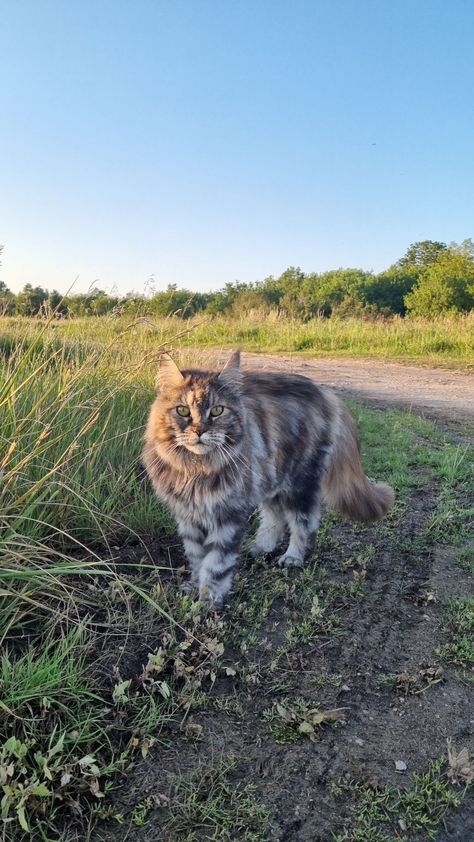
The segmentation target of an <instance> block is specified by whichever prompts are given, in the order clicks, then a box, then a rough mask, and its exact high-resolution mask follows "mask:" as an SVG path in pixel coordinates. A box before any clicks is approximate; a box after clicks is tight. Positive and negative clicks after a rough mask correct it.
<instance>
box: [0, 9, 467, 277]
mask: <svg viewBox="0 0 474 842" xmlns="http://www.w3.org/2000/svg"><path fill="white" fill-rule="evenodd" d="M0 19H1V24H0V26H1V39H0V40H1V46H0V79H1V108H0V121H1V122H0V162H1V171H0V242H3V243H4V244H5V251H4V254H3V267H2V268H1V269H0V278H1V279H2V280H3V281H5V283H6V284H7V285H8V286H9V287H10V288H11V289H13V290H14V291H17V290H18V289H20V287H22V286H23V284H24V283H26V282H30V283H33V284H41V285H42V286H46V287H48V288H50V289H52V288H53V287H56V288H58V289H59V290H60V291H63V292H64V291H65V290H66V289H67V288H68V287H69V286H70V284H71V283H72V282H73V281H74V279H75V278H76V276H79V280H78V282H77V283H76V286H75V289H76V290H77V291H80V290H84V289H87V288H88V287H89V286H90V285H92V284H93V283H94V281H96V280H97V281H98V283H99V285H100V286H101V287H102V288H103V289H105V290H106V291H110V290H111V289H112V288H113V287H114V285H115V286H116V288H117V289H118V291H119V292H121V293H125V292H126V291H128V290H132V289H135V290H137V291H140V290H143V288H144V286H145V284H146V282H147V279H148V278H149V277H150V276H152V275H153V276H154V281H155V286H156V288H157V289H163V288H165V287H166V285H167V284H168V283H178V284H179V285H183V286H187V287H189V288H192V289H211V288H216V287H218V286H221V285H222V284H223V283H225V282H226V281H233V280H236V279H239V280H241V281H252V280H257V279H262V278H263V277H265V276H266V275H269V274H279V273H281V272H282V271H283V270H284V269H285V268H286V267H287V266H289V265H298V266H301V268H302V269H304V270H305V271H322V270H325V269H328V268H335V267H338V266H358V267H362V268H366V269H370V268H372V269H374V270H376V271H377V270H380V269H382V268H385V267H386V266H388V265H389V264H390V263H392V262H394V261H395V260H396V259H398V258H399V257H400V256H401V255H402V254H403V253H404V251H405V250H406V248H407V247H408V245H409V244H410V243H411V242H413V241H415V240H419V239H425V238H428V239H440V240H443V241H450V240H456V241H460V240H463V239H464V238H465V237H470V236H474V212H473V203H474V59H473V43H474V2H472V0H54V2H51V0H41V2H38V0H3V3H2V4H1V16H0Z"/></svg>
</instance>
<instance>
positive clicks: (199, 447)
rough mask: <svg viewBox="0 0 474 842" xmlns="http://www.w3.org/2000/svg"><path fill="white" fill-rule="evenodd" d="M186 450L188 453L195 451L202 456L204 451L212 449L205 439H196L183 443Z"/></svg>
mask: <svg viewBox="0 0 474 842" xmlns="http://www.w3.org/2000/svg"><path fill="white" fill-rule="evenodd" d="M184 446H185V448H186V450H189V451H190V453H197V454H198V455H199V456H203V455H204V454H205V453H209V451H210V450H212V447H211V446H210V445H209V444H208V443H207V442H205V441H196V442H193V443H192V444H191V442H186V444H185V445H184Z"/></svg>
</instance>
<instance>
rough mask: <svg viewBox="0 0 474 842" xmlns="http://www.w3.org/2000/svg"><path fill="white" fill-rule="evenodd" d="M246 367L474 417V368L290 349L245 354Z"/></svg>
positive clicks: (410, 406)
mask: <svg viewBox="0 0 474 842" xmlns="http://www.w3.org/2000/svg"><path fill="white" fill-rule="evenodd" d="M243 364H244V366H245V367H246V368H258V369H261V370H280V371H293V372H296V373H298V374H304V375H305V376H306V377H311V378H312V379H314V380H315V381H316V382H318V383H324V384H326V385H327V386H331V387H333V388H335V389H337V390H338V391H340V392H341V393H342V394H346V395H350V396H353V397H358V398H364V399H365V400H370V401H374V402H379V403H384V404H386V403H391V404H392V403H393V404H395V405H398V406H400V408H402V407H403V408H405V409H414V410H416V411H421V412H422V413H424V414H426V415H437V416H441V417H443V418H447V419H452V420H458V421H471V422H472V421H473V420H474V374H473V373H470V372H464V371H450V370H447V369H441V368H427V367H423V366H415V365H403V364H402V363H396V362H384V361H382V360H358V359H327V358H324V359H307V358H302V357H296V356H295V357H292V356H289V355H281V356H276V355H272V354H244V355H243Z"/></svg>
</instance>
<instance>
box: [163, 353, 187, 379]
mask: <svg viewBox="0 0 474 842" xmlns="http://www.w3.org/2000/svg"><path fill="white" fill-rule="evenodd" d="M158 370H159V375H160V386H161V387H166V386H175V387H176V386H181V384H182V382H183V380H184V377H183V375H182V374H181V372H180V370H179V368H178V366H177V365H176V363H175V361H174V359H173V358H172V357H171V356H170V355H169V354H168V353H167V352H166V353H164V354H162V355H161V356H160V362H159V369H158Z"/></svg>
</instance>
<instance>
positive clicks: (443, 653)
mask: <svg viewBox="0 0 474 842" xmlns="http://www.w3.org/2000/svg"><path fill="white" fill-rule="evenodd" d="M473 330H474V322H473V320H472V317H471V318H469V317H466V318H464V319H456V320H449V319H444V320H440V321H439V322H433V323H430V322H424V323H421V322H419V321H418V322H415V320H413V321H411V322H402V321H401V320H400V321H397V320H394V321H393V322H391V323H388V324H383V323H373V324H371V323H364V324H362V325H361V323H357V322H355V321H354V322H352V321H350V320H347V321H339V322H337V321H334V322H332V321H326V322H323V321H317V322H311V323H308V324H306V325H299V324H297V323H288V322H286V323H285V324H283V325H282V323H281V322H280V321H279V320H277V319H268V321H266V322H265V324H264V325H259V324H257V323H255V321H254V322H252V320H251V319H247V320H242V321H238V320H234V321H223V320H213V321H211V322H206V323H205V324H201V325H200V324H193V323H189V322H184V323H183V322H181V321H179V320H177V319H168V320H163V321H162V322H160V323H158V324H155V323H150V322H147V321H143V320H137V322H135V323H134V324H132V325H127V323H126V322H124V321H123V320H108V319H87V320H77V321H71V322H64V323H63V322H53V323H49V324H42V323H40V322H29V321H27V320H15V319H3V320H0V430H1V436H2V438H1V444H0V477H1V486H0V518H1V527H2V529H1V535H0V609H1V610H0V641H1V647H2V659H1V664H0V723H1V728H0V731H1V742H2V746H1V748H0V786H1V787H2V791H3V798H2V801H1V810H2V821H3V838H4V839H6V840H12V842H16V840H19V842H20V840H30V839H32V840H36V839H38V840H64V842H70V840H71V841H72V840H89V839H90V840H93V842H109V841H110V840H112V839H113V840H125V839H128V838H131V837H133V838H134V839H135V840H137V842H151V840H166V842H168V840H169V842H194V841H195V842H198V840H234V839H242V840H247V842H260V840H261V842H263V840H290V842H291V840H307V842H310V840H311V842H395V840H404V842H415V840H416V841H417V840H428V839H437V840H438V842H445V841H446V842H447V840H456V839H457V840H460V842H461V840H462V841H463V842H467V839H469V838H471V837H472V836H473V835H474V824H473V817H472V805H473V797H472V791H471V784H472V782H473V779H474V765H473V762H472V760H471V757H472V753H473V750H474V743H473V738H472V686H473V665H474V596H473V591H472V575H473V572H474V547H473V538H472V522H473V519H474V509H473V505H474V504H473V499H474V475H473V468H474V448H473V446H472V440H471V438H470V436H469V431H468V430H466V429H465V428H464V427H463V426H462V425H459V424H454V423H450V422H449V421H445V422H441V421H436V422H433V421H430V420H427V419H423V418H420V417H418V416H416V415H413V414H409V413H402V412H398V411H395V410H393V409H389V408H380V407H379V408H377V409H375V408H370V407H369V406H366V405H364V404H362V403H360V402H352V403H351V409H352V412H353V414H354V415H355V417H356V419H357V422H358V425H359V428H360V430H361V437H362V443H363V453H364V464H365V467H366V470H367V473H368V474H369V475H370V476H376V477H377V478H378V479H383V480H386V481H388V482H390V483H391V484H392V485H394V487H395V489H396V491H397V503H396V506H395V507H394V509H393V510H392V512H391V514H390V515H389V517H388V518H387V519H386V520H385V521H383V522H382V523H380V524H377V525H375V526H370V527H360V526H354V525H351V524H348V523H347V522H344V521H342V520H340V519H338V518H336V517H335V516H334V515H332V514H330V513H328V514H326V516H325V518H324V520H323V523H322V527H321V531H320V536H319V541H318V546H317V548H316V549H315V553H314V558H313V559H312V560H311V562H310V563H309V564H308V566H307V567H306V568H305V569H304V570H303V571H299V572H292V571H281V570H279V569H276V568H275V567H274V566H273V565H272V560H271V559H268V558H267V559H264V558H261V559H258V560H257V561H256V562H251V561H250V560H249V559H247V558H244V559H243V561H242V566H241V571H240V575H239V578H238V581H237V582H236V587H235V593H234V596H233V600H232V602H231V605H230V607H229V608H228V610H227V611H226V612H225V613H224V614H213V613H211V614H206V613H205V612H204V610H203V608H202V606H201V605H200V604H199V603H193V602H192V601H190V599H189V597H187V596H184V595H182V594H181V593H180V591H179V584H180V582H181V581H182V579H183V572H184V570H183V567H184V559H183V556H182V552H181V548H180V545H179V542H178V540H177V538H176V536H175V534H174V526H173V523H172V521H171V520H170V518H169V516H168V514H167V512H166V511H165V510H164V509H162V508H161V507H160V506H159V505H158V503H157V501H156V500H155V498H154V496H153V494H152V493H151V489H150V487H149V485H148V482H147V480H146V478H145V477H144V475H143V468H142V466H141V463H140V451H141V437H142V432H143V425H144V421H145V419H146V415H147V411H148V407H149V405H150V402H151V400H152V397H153V393H154V385H155V372H156V361H157V357H158V355H159V351H160V347H163V346H166V347H173V348H176V349H178V351H179V352H180V355H181V359H182V360H183V361H186V359H187V360H190V359H192V360H193V361H194V362H196V360H199V352H196V350H195V348H205V347H212V346H215V347H218V348H223V347H231V346H232V345H235V344H238V345H241V346H242V347H245V348H247V349H248V350H260V351H272V352H278V351H285V352H288V351H295V352H311V353H312V354H314V355H319V354H327V355H344V354H348V355H354V356H356V355H364V356H370V355H374V356H382V357H386V356H388V357H394V358H399V359H413V360H417V361H419V362H420V361H422V362H435V363H436V364H437V365H446V366H456V367H463V368H468V367H471V366H472V364H473V362H474V343H473Z"/></svg>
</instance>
